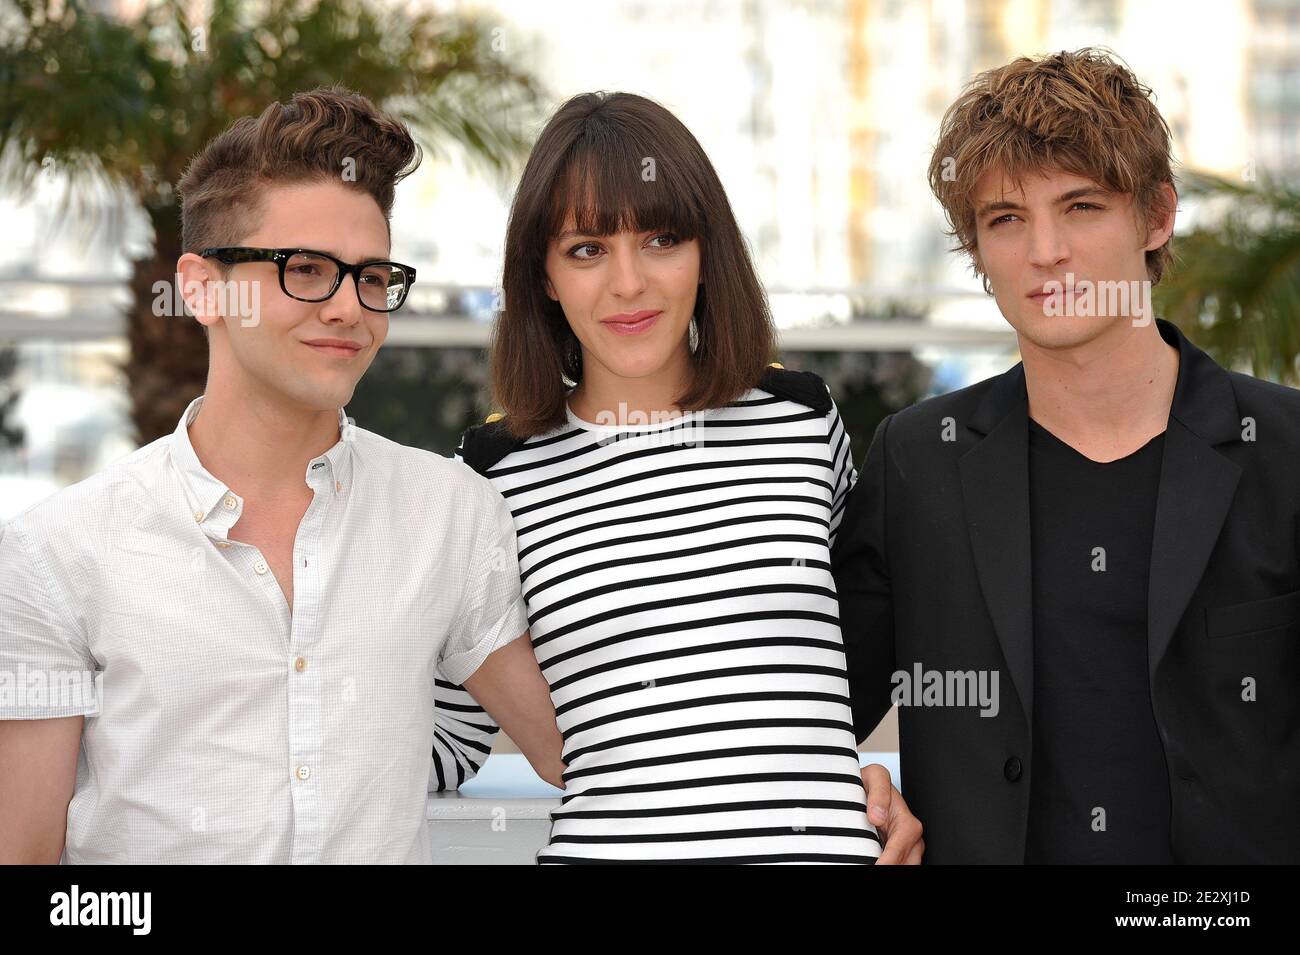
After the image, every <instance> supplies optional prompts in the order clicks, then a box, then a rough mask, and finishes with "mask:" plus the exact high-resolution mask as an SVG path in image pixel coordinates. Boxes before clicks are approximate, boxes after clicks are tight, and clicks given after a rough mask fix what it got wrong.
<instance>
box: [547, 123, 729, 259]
mask: <svg viewBox="0 0 1300 955" xmlns="http://www.w3.org/2000/svg"><path fill="white" fill-rule="evenodd" d="M693 166H694V163H692V162H691V161H690V160H689V159H688V157H681V159H680V161H679V160H678V158H677V157H674V156H665V155H664V149H663V146H662V144H661V145H660V146H659V147H658V149H654V148H651V146H650V145H649V142H645V143H641V142H637V141H636V138H635V137H633V136H631V135H629V134H628V131H627V130H626V129H617V130H615V129H611V128H608V127H605V128H601V127H600V126H597V125H596V124H594V123H593V124H591V125H589V126H588V128H587V129H586V130H585V131H584V135H583V136H582V138H580V139H579V140H578V141H577V142H575V143H574V144H573V147H572V148H571V149H570V150H569V153H568V155H567V156H566V157H565V159H564V162H563V165H562V167H561V169H560V170H559V174H558V175H557V176H556V177H555V185H554V188H553V189H552V191H551V196H550V201H549V203H548V207H547V213H546V221H545V223H544V227H545V229H546V241H548V242H549V241H550V240H551V239H554V238H555V237H556V236H558V235H559V234H560V233H561V232H562V231H563V230H564V226H565V220H566V219H567V218H568V216H569V215H572V216H573V221H574V229H576V230H577V231H578V232H581V233H582V234H584V235H591V236H608V235H613V234H614V233H616V232H637V233H639V232H661V231H662V232H672V233H674V234H675V235H676V236H677V237H678V238H679V239H683V240H686V241H689V240H691V239H696V238H699V237H700V236H701V235H703V234H704V221H703V218H704V217H703V215H702V210H703V209H704V208H706V206H707V204H708V203H707V201H706V197H705V196H704V195H703V194H702V190H701V188H700V187H699V186H695V187H694V188H693V187H692V184H691V183H690V182H689V180H688V179H687V178H686V177H684V176H682V175H681V174H680V173H679V172H678V170H686V169H691V168H693Z"/></svg>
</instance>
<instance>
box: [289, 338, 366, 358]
mask: <svg viewBox="0 0 1300 955" xmlns="http://www.w3.org/2000/svg"><path fill="white" fill-rule="evenodd" d="M303 344H304V345H306V346H307V347H308V348H311V349H312V350H314V351H318V352H320V353H321V354H322V355H333V356H335V357H337V358H354V357H356V356H357V355H359V354H361V351H362V348H361V345H360V343H358V342H353V341H348V340H347V339H345V338H313V339H311V340H310V341H305V342H303Z"/></svg>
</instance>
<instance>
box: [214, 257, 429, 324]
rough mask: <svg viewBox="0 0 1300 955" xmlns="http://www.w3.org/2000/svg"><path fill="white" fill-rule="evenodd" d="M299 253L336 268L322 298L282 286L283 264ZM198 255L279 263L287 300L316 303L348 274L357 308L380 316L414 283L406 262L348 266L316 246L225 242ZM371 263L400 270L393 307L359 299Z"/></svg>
mask: <svg viewBox="0 0 1300 955" xmlns="http://www.w3.org/2000/svg"><path fill="white" fill-rule="evenodd" d="M300 252H301V253H305V254H307V255H315V256H319V257H320V258H322V259H328V260H329V261H331V262H333V263H334V265H335V266H336V267H337V268H338V274H337V275H336V276H335V278H334V287H333V288H331V289H330V290H329V292H327V293H326V294H325V296H324V297H323V298H303V297H302V296H301V295H294V294H293V293H292V292H290V291H289V289H288V288H287V287H286V286H285V284H284V269H285V266H286V265H288V264H289V259H290V258H292V257H293V256H294V255H297V254H298V253H300ZM199 255H200V256H201V257H203V258H205V259H206V258H209V257H211V258H215V259H216V260H217V261H219V262H221V263H223V264H225V265H241V264H243V263H244V262H274V263H275V264H276V265H278V266H279V269H280V291H282V292H283V293H284V294H285V295H287V296H289V297H290V298H291V299H294V300H295V301H298V302H311V303H313V304H319V303H320V302H328V301H329V300H330V299H331V298H333V297H334V295H335V293H337V292H338V290H339V289H341V288H342V287H343V278H344V276H347V275H351V276H352V284H353V285H354V286H355V287H356V290H357V302H358V303H360V305H361V307H362V308H364V309H366V310H367V311H371V312H379V313H380V314H381V315H388V314H391V313H393V312H395V311H397V309H399V308H401V307H402V306H403V305H405V304H406V299H407V296H409V295H410V294H411V286H412V285H414V284H415V269H414V268H413V267H411V266H409V265H403V264H402V263H401V262H394V261H392V260H391V259H367V260H366V261H364V262H358V263H356V264H355V265H349V264H348V263H347V262H344V261H343V260H342V259H340V258H337V257H335V256H333V255H330V254H329V253H328V252H321V251H320V250H319V249H295V248H284V249H264V248H259V247H257V246H251V245H228V246H219V247H214V248H209V249H203V250H202V251H200V252H199ZM231 255H234V256H237V257H236V258H235V259H233V260H230V259H228V258H227V257H228V256H231ZM372 265H392V266H396V267H397V268H399V269H401V270H402V274H403V275H404V276H405V277H406V288H405V291H403V293H402V300H401V301H400V302H399V303H398V304H397V307H396V308H374V307H373V306H370V305H367V304H366V303H365V301H364V300H363V299H362V298H361V270H362V269H365V268H369V267H370V266H372Z"/></svg>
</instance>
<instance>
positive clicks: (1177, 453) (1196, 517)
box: [1147, 320, 1242, 678]
mask: <svg viewBox="0 0 1300 955" xmlns="http://www.w3.org/2000/svg"><path fill="white" fill-rule="evenodd" d="M1157 324H1158V325H1159V326H1160V333H1161V335H1162V336H1163V337H1164V339H1165V340H1166V341H1167V342H1169V344H1171V345H1175V346H1177V348H1178V384H1177V386H1176V387H1175V389H1174V401H1173V405H1172V407H1171V408H1170V412H1169V425H1168V428H1167V429H1166V431H1165V443H1164V455H1163V458H1162V460H1161V465H1160V492H1159V498H1158V501H1157V504H1156V522H1155V534H1154V536H1153V539H1152V542H1151V572H1150V577H1149V580H1148V592H1147V660H1148V664H1149V667H1150V673H1151V676H1152V678H1154V677H1155V672H1156V667H1157V666H1158V665H1159V663H1160V660H1161V658H1162V657H1163V656H1164V654H1165V652H1166V651H1167V650H1168V649H1169V643H1170V640H1172V639H1173V635H1174V630H1175V629H1176V628H1177V626H1178V621H1179V620H1181V619H1182V616H1183V613H1184V611H1186V609H1187V604H1188V602H1189V601H1190V600H1191V598H1192V594H1193V593H1195V591H1196V587H1197V585H1198V584H1199V583H1200V581H1201V576H1202V575H1203V574H1204V573H1205V567H1206V564H1207V563H1208V562H1209V559H1210V553H1211V551H1213V550H1214V544H1215V542H1216V541H1217V540H1218V539H1219V532H1220V530H1222V528H1223V521H1224V519H1225V518H1226V517H1227V514H1228V509H1229V508H1230V507H1231V506H1232V499H1233V496H1234V495H1235V494H1236V490H1237V482H1238V480H1239V479H1240V477H1241V468H1240V467H1238V466H1237V465H1236V464H1234V463H1233V462H1232V461H1230V460H1229V459H1228V458H1226V457H1224V456H1223V455H1222V454H1220V453H1219V452H1218V451H1216V450H1214V446H1215V445H1216V444H1225V443H1227V442H1231V441H1239V440H1241V428H1242V424H1241V421H1240V418H1239V416H1238V413H1237V400H1236V396H1235V394H1234V393H1233V390H1232V382H1231V380H1230V379H1229V377H1228V373H1227V372H1226V371H1224V370H1223V369H1222V368H1220V367H1219V366H1218V365H1217V364H1215V363H1214V361H1213V360H1212V359H1211V358H1210V357H1209V356H1208V355H1206V354H1205V353H1204V352H1203V351H1201V350H1200V349H1199V348H1197V347H1196V346H1194V345H1193V344H1192V343H1191V342H1189V341H1188V340H1187V338H1186V337H1185V336H1184V335H1183V334H1182V333H1181V332H1180V331H1179V330H1178V329H1177V328H1176V327H1175V326H1173V325H1171V324H1169V323H1168V322H1165V321H1163V320H1162V321H1159V322H1158V323H1157Z"/></svg>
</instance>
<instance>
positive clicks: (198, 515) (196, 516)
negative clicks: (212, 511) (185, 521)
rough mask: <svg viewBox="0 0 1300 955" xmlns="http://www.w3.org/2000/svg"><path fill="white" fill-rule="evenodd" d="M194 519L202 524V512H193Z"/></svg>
mask: <svg viewBox="0 0 1300 955" xmlns="http://www.w3.org/2000/svg"><path fill="white" fill-rule="evenodd" d="M194 519H195V520H196V521H199V522H200V523H202V521H203V512H202V511H195V512H194Z"/></svg>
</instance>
